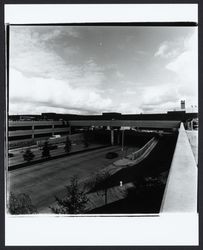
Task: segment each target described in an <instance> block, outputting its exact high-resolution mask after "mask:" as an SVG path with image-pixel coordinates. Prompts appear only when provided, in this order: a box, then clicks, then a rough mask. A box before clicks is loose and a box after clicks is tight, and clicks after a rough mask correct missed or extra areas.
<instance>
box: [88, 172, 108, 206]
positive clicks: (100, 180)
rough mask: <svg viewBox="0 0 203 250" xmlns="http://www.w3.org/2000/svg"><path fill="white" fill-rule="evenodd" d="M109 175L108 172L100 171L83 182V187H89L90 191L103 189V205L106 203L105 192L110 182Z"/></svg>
mask: <svg viewBox="0 0 203 250" xmlns="http://www.w3.org/2000/svg"><path fill="white" fill-rule="evenodd" d="M110 177H111V175H110V173H109V172H107V171H102V172H100V173H98V174H96V175H95V176H93V177H92V178H91V179H90V180H89V181H88V182H86V183H85V188H88V189H91V190H92V191H96V190H97V191H98V190H103V192H104V199H105V205H107V192H108V188H109V186H110V184H111V180H110Z"/></svg>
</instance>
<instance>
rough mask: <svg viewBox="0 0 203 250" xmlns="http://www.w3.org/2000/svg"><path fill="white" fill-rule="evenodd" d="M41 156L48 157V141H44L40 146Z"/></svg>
mask: <svg viewBox="0 0 203 250" xmlns="http://www.w3.org/2000/svg"><path fill="white" fill-rule="evenodd" d="M42 157H45V158H48V157H50V148H49V144H48V142H45V143H44V146H43V148H42Z"/></svg>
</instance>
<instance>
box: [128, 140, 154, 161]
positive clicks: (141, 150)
mask: <svg viewBox="0 0 203 250" xmlns="http://www.w3.org/2000/svg"><path fill="white" fill-rule="evenodd" d="M155 140H156V139H155V137H153V138H152V139H151V140H150V141H148V142H147V143H146V144H145V145H144V146H143V147H142V148H140V149H139V150H138V151H136V152H134V153H132V154H131V155H129V156H127V157H126V158H128V159H131V160H133V161H134V160H135V159H137V158H139V157H140V156H141V155H143V154H144V153H145V152H146V151H147V150H148V149H149V148H150V147H151V145H152V144H153V143H154V141H155Z"/></svg>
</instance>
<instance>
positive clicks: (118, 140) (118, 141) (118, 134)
mask: <svg viewBox="0 0 203 250" xmlns="http://www.w3.org/2000/svg"><path fill="white" fill-rule="evenodd" d="M117 143H118V145H119V144H120V131H118V133H117Z"/></svg>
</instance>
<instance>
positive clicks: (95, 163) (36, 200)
mask: <svg viewBox="0 0 203 250" xmlns="http://www.w3.org/2000/svg"><path fill="white" fill-rule="evenodd" d="M135 150H137V149H135V148H134V149H133V148H130V149H128V153H131V152H132V151H135ZM109 151H114V152H118V153H119V157H121V156H122V152H121V148H120V147H119V146H113V147H108V148H103V149H98V150H94V151H92V152H91V151H89V152H85V153H81V154H77V155H71V156H67V157H63V158H59V159H56V160H52V161H47V162H43V163H40V164H37V165H32V166H29V167H27V168H26V167H25V168H21V169H17V170H13V171H10V172H8V173H7V180H8V181H7V187H8V190H10V191H12V192H13V193H26V194H29V195H30V197H31V199H32V202H33V204H34V205H35V206H36V207H37V208H38V211H39V212H41V213H42V212H47V211H49V208H48V207H49V206H50V204H52V203H53V202H54V201H55V199H54V196H55V195H57V196H62V195H64V191H65V186H67V185H69V184H70V178H71V177H72V176H74V175H77V176H78V179H79V180H80V181H81V180H84V179H85V178H87V177H88V176H90V175H91V174H93V173H95V172H96V171H97V170H100V169H102V168H105V167H107V166H108V165H109V164H111V163H112V162H114V161H115V160H117V159H118V158H119V157H118V158H115V159H111V160H110V159H106V158H105V154H106V153H107V152H109ZM50 212H51V210H50Z"/></svg>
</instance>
